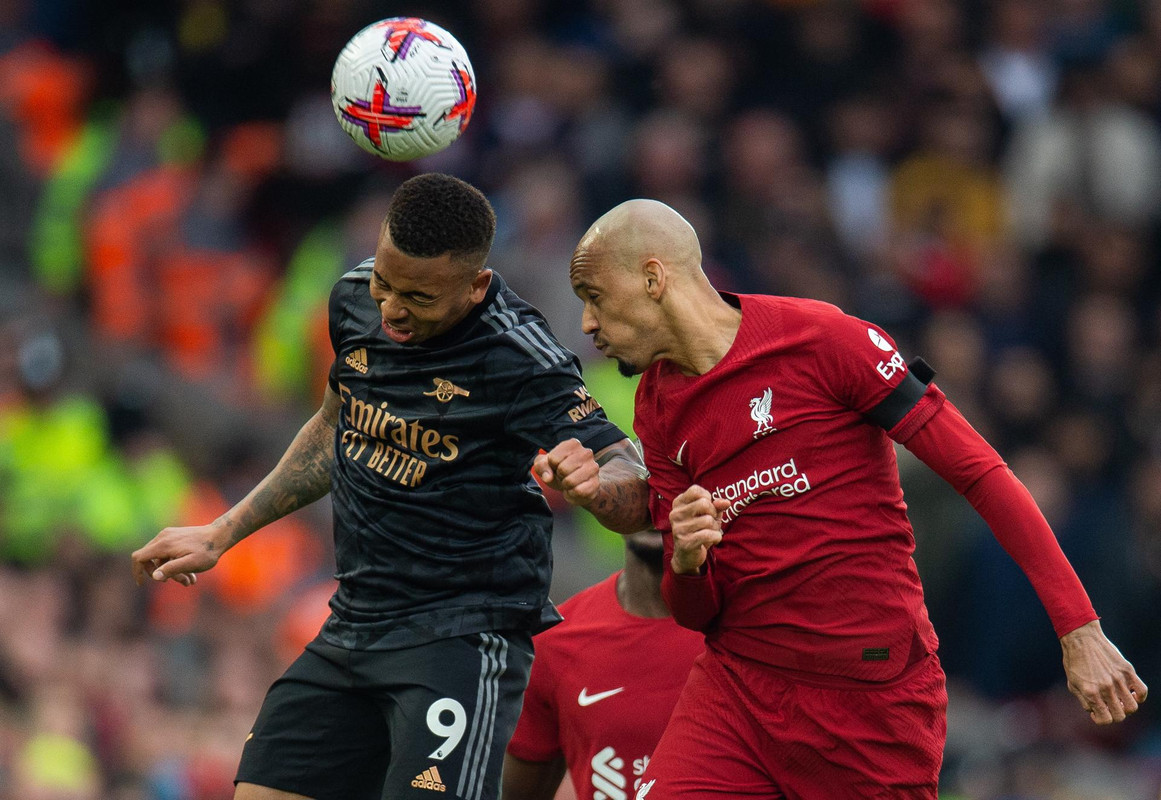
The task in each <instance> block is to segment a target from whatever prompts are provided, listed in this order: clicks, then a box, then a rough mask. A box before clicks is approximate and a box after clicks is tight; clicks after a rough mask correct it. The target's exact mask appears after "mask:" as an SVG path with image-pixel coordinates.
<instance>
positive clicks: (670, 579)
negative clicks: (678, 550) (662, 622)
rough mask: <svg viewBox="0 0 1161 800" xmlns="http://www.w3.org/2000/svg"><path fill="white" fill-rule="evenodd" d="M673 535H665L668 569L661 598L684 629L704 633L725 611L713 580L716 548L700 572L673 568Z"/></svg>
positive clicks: (664, 577) (663, 575) (662, 577)
mask: <svg viewBox="0 0 1161 800" xmlns="http://www.w3.org/2000/svg"><path fill="white" fill-rule="evenodd" d="M672 559H673V537H672V536H670V535H669V534H668V533H666V534H665V571H664V572H662V573H661V598H662V599H663V600H664V601H665V605H667V606H669V611H670V613H672V614H673V619H674V621H675V622H676V623H677V624H678V625H680V626H681V627H683V628H689V629H690V630H695V631H702V632H705V631H707V630H709V628H711V627H712V626H713V621H714V620H715V619H717V616H718V614H719V613H720V612H721V610H722V602H721V597H719V595H718V585H717V583H716V582H715V581H714V576H713V568H714V551H713V549H712V548H711V549H710V551H709V555H708V556H707V558H706V561H705V564H703V565H702V571H701V572H700V573H699V574H697V575H678V574H677V573H676V572H674V571H673V561H672Z"/></svg>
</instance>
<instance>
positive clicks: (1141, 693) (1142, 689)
mask: <svg viewBox="0 0 1161 800" xmlns="http://www.w3.org/2000/svg"><path fill="white" fill-rule="evenodd" d="M1129 691H1130V692H1132V693H1133V694H1134V695H1135V696H1136V698H1137V703H1138V704H1140V703H1144V702H1145V700H1147V699H1148V697H1149V687H1148V686H1146V685H1145V682H1144V681H1143V680H1141V678H1140V676H1139V675H1137V673H1136V672H1134V673H1133V677H1132V678H1130V679H1129Z"/></svg>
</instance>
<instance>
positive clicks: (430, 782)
mask: <svg viewBox="0 0 1161 800" xmlns="http://www.w3.org/2000/svg"><path fill="white" fill-rule="evenodd" d="M411 785H412V787H414V788H416V789H431V790H432V791H435V792H446V791H447V786H445V785H444V782H443V779H442V778H441V777H440V776H439V768H438V767H432V768H431V769H425V770H424V771H423V772H422V774H419V775H416V776H415V777H414V778H413V779H412V781H411Z"/></svg>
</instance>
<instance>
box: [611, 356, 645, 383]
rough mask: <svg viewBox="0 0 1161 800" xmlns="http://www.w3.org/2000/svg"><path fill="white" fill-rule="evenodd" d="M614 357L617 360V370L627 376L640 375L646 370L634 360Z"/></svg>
mask: <svg viewBox="0 0 1161 800" xmlns="http://www.w3.org/2000/svg"><path fill="white" fill-rule="evenodd" d="M614 358H616V360H617V372H620V373H621V374H622V375H624V376H625V377H626V378H632V377H633V376H634V375H640V374H641V373H642V372H643V371H644V370H642V369H641V368H640V367H638V366H637V365H636V364H634V363H633V362H632V361H627V360H625V359H623V358H618V357H616V356H614Z"/></svg>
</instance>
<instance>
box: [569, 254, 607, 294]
mask: <svg viewBox="0 0 1161 800" xmlns="http://www.w3.org/2000/svg"><path fill="white" fill-rule="evenodd" d="M608 276H609V267H608V264H607V263H606V259H604V258H602V257H601V249H600V248H598V247H591V246H586V244H585V243H584V242H581V244H579V245H578V246H577V248H576V251H575V252H574V253H573V254H572V261H571V262H569V265H568V279H569V281H570V282H571V283H572V290H573V291H574V292H581V291H584V290H585V289H595V288H599V287H602V286H604V285H605V284H606V283H607V282H608Z"/></svg>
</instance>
